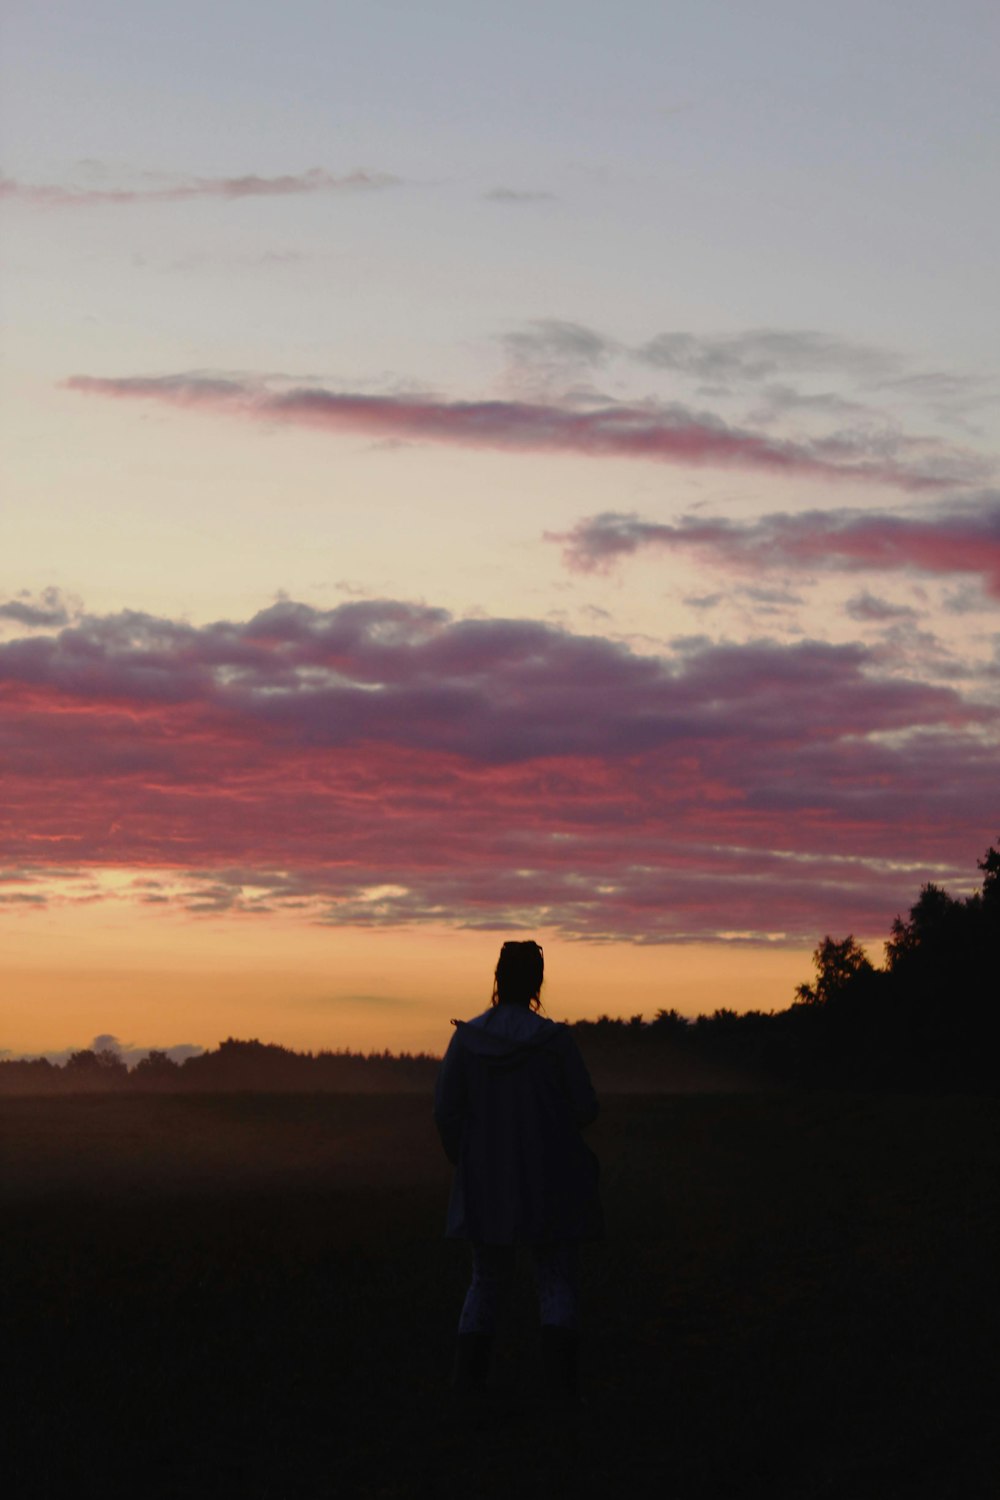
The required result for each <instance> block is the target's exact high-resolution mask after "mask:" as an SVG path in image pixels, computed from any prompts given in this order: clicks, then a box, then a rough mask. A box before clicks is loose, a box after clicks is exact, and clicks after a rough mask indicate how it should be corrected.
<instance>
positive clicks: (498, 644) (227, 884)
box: [0, 600, 1000, 941]
mask: <svg viewBox="0 0 1000 1500" xmlns="http://www.w3.org/2000/svg"><path fill="white" fill-rule="evenodd" d="M0 697H2V701H3V705H4V716H5V776H4V781H3V786H2V789H0V818H2V819H3V822H4V828H5V847H6V850H7V854H8V858H9V859H10V861H11V864H12V869H13V870H14V871H15V872H16V876H15V877H12V879H11V880H10V881H9V882H8V884H7V885H6V886H5V889H6V890H7V892H8V894H14V895H16V894H23V895H33V896H37V895H39V894H40V893H42V892H44V882H41V881H40V880H38V879H36V880H35V881H32V880H31V879H30V878H29V877H30V876H31V875H32V873H33V872H34V873H35V874H36V875H37V876H41V875H42V874H44V871H45V870H46V869H48V868H49V867H51V866H53V865H54V864H58V865H59V866H60V867H61V868H63V869H66V868H79V867H85V868H89V869H91V870H99V869H100V868H102V867H114V868H121V867H126V868H131V869H132V870H133V871H134V872H135V874H136V875H137V876H145V877H147V878H149V877H154V876H155V878H156V879H157V881H158V883H157V884H156V885H149V886H144V887H143V888H142V890H141V891H140V892H139V893H138V895H137V899H148V900H150V901H152V902H157V903H159V904H165V903H168V902H169V903H173V904H179V905H181V906H183V907H184V908H185V909H187V910H188V911H190V912H191V913H192V915H193V916H197V917H198V918H199V919H202V920H207V919H213V918H214V919H217V920H224V919H225V920H229V919H233V920H235V919H239V918H241V917H244V916H246V917H249V916H256V917H257V918H259V919H262V918H263V917H264V916H266V914H267V912H269V911H271V910H277V909H279V908H283V907H287V908H290V909H292V910H295V911H298V912H302V913H305V914H306V915H307V916H311V917H312V918H313V919H314V920H318V921H324V922H334V923H339V922H347V923H351V924H354V925H381V924H385V923H393V922H408V921H416V920H421V921H422V920H436V921H443V922H456V923H461V924H468V925H474V926H491V925H492V926H496V925H513V926H516V925H519V924H521V923H528V924H540V925H548V926H552V927H557V928H559V929H561V930H562V931H564V932H566V933H569V934H573V935H576V936H589V937H603V936H612V935H614V936H618V937H623V938H626V939H628V940H633V941H649V940H666V939H671V940H673V939H679V938H684V937H690V936H701V937H712V936H713V935H718V934H719V933H721V932H724V931H732V930H741V931H743V930H747V931H759V932H774V931H777V930H780V931H785V932H788V933H789V934H792V935H794V936H796V937H806V938H812V937H814V936H815V935H816V933H817V931H819V930H823V927H824V924H826V925H829V924H830V923H831V922H833V921H834V919H835V917H837V916H841V915H842V916H843V918H844V920H845V921H847V922H848V923H849V924H850V925H852V926H853V927H854V930H866V926H865V924H867V930H872V928H873V927H874V928H876V930H877V928H878V927H883V926H884V925H885V922H886V921H887V920H888V919H889V918H891V916H892V915H893V912H894V910H895V909H897V908H898V905H899V903H900V902H901V901H902V900H903V899H905V898H906V897H907V896H908V895H909V894H910V891H911V888H912V884H913V880H912V873H910V872H908V873H907V875H906V878H905V880H904V879H903V878H902V877H900V876H899V875H898V872H897V874H896V875H894V874H893V866H892V862H893V861H896V860H901V859H902V860H909V861H916V862H918V863H919V862H921V861H923V862H925V863H926V862H928V861H931V862H933V861H939V862H940V861H944V862H945V863H947V862H948V861H952V860H953V861H954V863H955V864H956V865H957V866H959V867H964V866H968V865H969V864H970V861H971V859H972V857H973V856H974V854H975V853H977V852H979V851H980V849H981V847H982V843H983V838H984V837H989V835H990V830H991V829H993V828H995V826H996V823H997V819H998V817H1000V793H998V789H997V783H996V774H995V770H996V741H997V711H996V709H995V708H994V707H993V706H992V705H991V704H990V703H988V702H985V701H977V700H975V699H973V698H970V697H969V696H967V695H966V694H963V693H962V692H960V691H959V690H958V689H956V688H955V687H953V686H951V685H941V684H935V683H928V682H925V681H921V680H919V678H918V677H916V676H912V675H911V676H907V675H905V674H903V673H901V672H899V671H898V670H897V671H896V672H895V673H894V675H892V676H889V675H886V674H885V672H884V671H883V670H882V667H881V664H880V658H879V656H878V654H877V653H876V652H874V651H869V650H868V649H867V648H865V647H863V646H861V645H847V646H831V645H827V644H824V643H822V642H818V641H800V642H798V643H797V644H795V645H791V646H785V645H779V644H777V643H775V642H768V641H756V642H751V643H747V644H745V645H742V646H736V645H722V644H713V643H712V642H709V641H694V642H686V643H679V644H678V645H677V646H676V647H675V648H674V649H672V650H671V651H669V652H666V653H664V654H661V655H658V656H648V655H639V654H638V653H636V652H634V651H631V650H629V649H628V648H627V647H625V646H623V645H620V644H617V643H614V642H611V641H608V640H606V639H602V638H601V637H598V636H582V635H573V634H570V633H569V632H567V631H564V630H560V629H557V628H555V627H553V626H551V625H547V624H545V623H543V622H539V621H532V620H497V619H474V620H456V619H454V618H452V617H451V616H450V615H449V614H448V613H447V612H446V611H444V610H440V609H435V608H432V607H429V606H426V605H412V604H406V603H400V602H395V601H388V600H368V601H352V602H350V603H345V604H342V605H340V606H339V607H337V608H335V609H330V610H319V609H314V608H311V607H309V606H307V605H304V604H298V603H295V602H294V601H291V600H283V601H281V602H279V603H277V604H274V605H272V606H271V607H270V608H268V609H265V610H263V611H261V612H260V613H259V614H257V615H255V616H254V617H253V618H251V619H249V620H246V621H225V620H224V621H217V622H214V623H211V624H207V625H203V626H200V627H199V626H193V625H190V624H185V623H183V622H178V621H174V620H169V619H163V618H159V617H156V616H151V615H146V614H139V613H136V612H123V613H121V614H116V615H109V616H88V615H84V616H83V617H82V618H81V619H80V620H79V621H78V622H77V623H76V624H74V625H72V626H69V627H66V628H63V629H61V630H52V631H51V632H49V633H48V634H45V635H39V634H35V633H33V634H31V635H30V636H24V637H23V638H21V639H17V640H14V641H10V642H8V643H7V644H5V645H0ZM838 861H841V862H843V861H849V862H853V864H852V867H851V870H850V874H849V875H846V874H845V873H844V870H843V868H842V867H841V866H840V865H838ZM162 871H168V872H173V875H172V876H171V878H169V879H164V878H162V877H161V875H160V873H159V872H162ZM928 878H929V877H928ZM737 917H738V920H737Z"/></svg>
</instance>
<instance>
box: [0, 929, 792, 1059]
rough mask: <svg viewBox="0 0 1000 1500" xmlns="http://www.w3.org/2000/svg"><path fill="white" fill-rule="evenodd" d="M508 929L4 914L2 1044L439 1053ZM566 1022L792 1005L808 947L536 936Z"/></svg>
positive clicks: (552, 1003)
mask: <svg viewBox="0 0 1000 1500" xmlns="http://www.w3.org/2000/svg"><path fill="white" fill-rule="evenodd" d="M505 935H506V934H503V933H500V932H482V931H469V930H459V929H450V928H445V927H432V926H420V927H410V928H407V927H395V928H385V929H378V928H351V927H342V928H337V927H322V926H319V925H317V924H311V923H306V922H303V921H301V920H298V921H297V920H295V919H293V918H292V917H290V916H282V917H262V916H237V917H233V916H232V915H227V916H223V917H207V918H200V919H195V918H192V917H190V916H187V915H185V914H181V913H169V912H163V911H161V910H149V909H142V908H140V907H137V906H136V905H134V904H132V903H131V902H123V903H121V904H119V905H112V904H110V903H108V904H105V903H94V904H90V903H86V904H80V905H67V906H54V907H52V908H50V909H48V910H39V911H35V912H29V913H28V914H27V915H24V914H21V915H19V917H17V918H14V917H13V915H11V917H10V918H9V919H8V924H7V931H6V933H5V943H4V959H3V963H2V967H0V983H2V985H3V989H4V993H5V995H6V997H7V1002H6V1004H5V1006H4V1016H3V1031H2V1033H0V1053H3V1052H6V1053H7V1054H8V1055H10V1054H13V1055H25V1054H27V1055H32V1054H35V1053H39V1052H48V1051H58V1050H62V1049H65V1048H67V1047H72V1048H78V1047H86V1046H89V1045H90V1042H91V1040H92V1038H93V1037H95V1036H98V1035H103V1034H111V1035H114V1036H116V1037H118V1038H119V1040H120V1041H121V1042H122V1043H123V1045H132V1046H138V1047H169V1046H175V1045H179V1044H182V1043H192V1044H195V1045H198V1046H202V1047H208V1048H211V1047H214V1046H216V1045H217V1044H218V1042H219V1041H221V1040H223V1039H224V1038H225V1037H227V1036H237V1037H258V1038H259V1039H260V1040H261V1041H269V1042H279V1043H281V1044H282V1045H284V1046H288V1047H293V1048H295V1049H296V1050H300V1051H301V1050H307V1049H312V1050H319V1049H324V1048H330V1049H336V1048H338V1047H346V1048H351V1049H352V1050H360V1051H370V1050H382V1049H384V1048H389V1049H390V1050H392V1051H395V1052H398V1051H422V1050H426V1051H429V1052H434V1053H440V1052H441V1051H443V1049H444V1047H445V1046H446V1045H447V1040H448V1034H449V1024H448V1023H449V1020H450V1018H451V1017H452V1016H464V1017H468V1016H471V1015H475V1014H477V1013H478V1012H479V1011H481V1010H482V1009H484V1008H485V1006H486V1005H487V1004H488V1002H489V994H490V988H491V983H492V970H493V965H494V963H495V962H496V955H497V952H498V950H499V945H500V942H501V941H502V939H503V937H504V936H505ZM535 935H536V936H537V937H538V938H539V940H540V941H541V942H542V943H543V945H544V948H545V953H546V970H547V977H546V985H545V990H544V992H543V1000H544V1002H545V1007H546V1011H547V1013H548V1014H549V1015H551V1016H552V1017H553V1018H554V1019H556V1020H580V1019H585V1018H591V1017H596V1016H598V1015H601V1014H605V1013H606V1014H609V1015H614V1016H628V1015H635V1014H638V1013H642V1014H644V1015H645V1016H646V1017H647V1018H651V1017H652V1016H653V1015H655V1013H656V1011H657V1010H659V1009H661V1008H663V1009H671V1008H674V1009H677V1010H679V1011H681V1012H682V1013H684V1014H687V1015H695V1014H697V1013H699V1012H703V1011H712V1010H714V1009H716V1008H717V1007H719V1006H729V1007H731V1008H733V1009H736V1010H747V1009H758V1008H759V1009H763V1010H769V1009H782V1008H784V1007H785V1006H786V1005H787V1004H789V1002H790V1001H791V998H792V995H793V992H794V987H795V985H796V984H797V983H798V982H800V981H801V980H803V979H806V978H808V977H809V974H810V968H811V965H810V957H809V952H808V950H804V949H802V948H798V947H795V948H792V947H784V946H780V947H779V946H778V945H775V946H774V947H760V946H758V947H755V948H754V950H753V956H752V962H750V961H748V954H747V951H746V949H744V948H742V947H738V946H735V945H734V946H727V945H723V944H714V945H710V944H679V945H665V944H660V945H648V946H638V945H628V944H624V943H589V942H570V941H567V940H565V939H564V938H560V937H559V936H557V935H554V934H552V933H546V932H544V931H538V932H537V933H536V934H535Z"/></svg>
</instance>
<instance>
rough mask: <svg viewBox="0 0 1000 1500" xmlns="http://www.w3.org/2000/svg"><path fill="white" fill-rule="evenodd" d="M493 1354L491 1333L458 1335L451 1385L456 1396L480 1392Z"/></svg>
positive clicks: (484, 1383)
mask: <svg viewBox="0 0 1000 1500" xmlns="http://www.w3.org/2000/svg"><path fill="white" fill-rule="evenodd" d="M492 1354H493V1335H492V1333H460V1334H459V1335H458V1338H457V1340H456V1342H455V1367H454V1369H453V1371H452V1376H451V1383H452V1386H453V1388H454V1390H455V1391H456V1393H457V1394H458V1395H471V1394H472V1393H473V1392H475V1391H482V1390H483V1389H484V1388H485V1386H486V1377H487V1375H488V1374H489V1369H490V1358H491V1356H492Z"/></svg>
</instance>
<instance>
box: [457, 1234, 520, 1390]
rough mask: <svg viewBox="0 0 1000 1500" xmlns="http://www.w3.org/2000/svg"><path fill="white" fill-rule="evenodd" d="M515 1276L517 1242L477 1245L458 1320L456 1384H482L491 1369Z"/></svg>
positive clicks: (472, 1385)
mask: <svg viewBox="0 0 1000 1500" xmlns="http://www.w3.org/2000/svg"><path fill="white" fill-rule="evenodd" d="M513 1275H514V1247H513V1245H474V1246H473V1250H472V1281H471V1283H470V1285H469V1290H468V1291H467V1292H466V1294H465V1302H464V1303H463V1305H462V1315H461V1317H460V1318H459V1320H458V1342H457V1346H456V1350H455V1372H454V1377H453V1378H454V1384H455V1385H456V1386H464V1387H468V1388H472V1387H476V1386H481V1385H483V1383H484V1382H485V1380H486V1376H487V1373H488V1371H489V1364H490V1356H491V1354H492V1352H493V1336H494V1333H495V1330H496V1325H497V1317H498V1315H499V1313H500V1311H501V1309H502V1307H503V1304H504V1303H505V1302H506V1300H507V1295H508V1293H509V1291H510V1284H511V1280H512V1278H513Z"/></svg>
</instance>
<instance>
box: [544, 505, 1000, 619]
mask: <svg viewBox="0 0 1000 1500" xmlns="http://www.w3.org/2000/svg"><path fill="white" fill-rule="evenodd" d="M546 537H547V540H549V541H553V542H558V543H560V544H562V546H563V549H564V551H563V556H564V559H565V561H566V565H567V567H569V568H571V569H574V570H576V571H578V572H600V571H607V570H608V569H610V568H612V567H614V566H615V564H616V563H618V562H619V561H621V560H622V559H623V558H626V557H632V556H635V555H636V554H637V553H639V552H644V551H657V550H659V551H692V552H696V553H697V554H699V555H700V556H702V557H705V558H707V559H709V560H710V561H715V562H718V563H722V564H724V565H727V566H734V567H738V568H752V569H754V570H757V569H761V568H778V569H781V570H783V571H787V570H788V569H793V570H794V569H811V570H824V569H825V570H830V569H838V570H847V571H855V570H859V571H860V570H872V571H879V572H885V571H892V570H899V569H913V570H915V571H917V572H922V573H930V574H938V575H946V574H953V573H975V574H978V575H979V577H980V578H981V579H982V581H983V584H984V586H985V588H986V589H987V590H988V592H989V593H991V594H992V595H993V596H994V597H995V598H1000V492H997V491H987V492H985V493H984V494H982V495H979V496H976V497H973V498H970V499H967V500H963V501H961V502H960V503H953V504H951V505H949V506H947V507H940V508H937V509H933V510H927V511H925V512H923V513H917V512H913V511H909V512H889V511H866V510H811V511H801V512H798V513H788V512H776V513H774V514H772V515H766V516H761V517H760V519H759V520H756V521H750V522H736V521H729V520H725V519H721V518H720V519H705V518H704V517H700V516H682V517H681V518H680V519H679V520H678V521H675V522H658V521H646V520H643V519H642V518H641V517H639V516H637V515H632V514H622V513H620V512H614V511H611V512H606V513H604V514H602V515H597V516H590V517H588V518H587V519H585V520H582V521H580V522H579V523H578V524H577V525H576V526H575V527H574V528H573V529H572V531H569V532H564V533H546Z"/></svg>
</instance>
